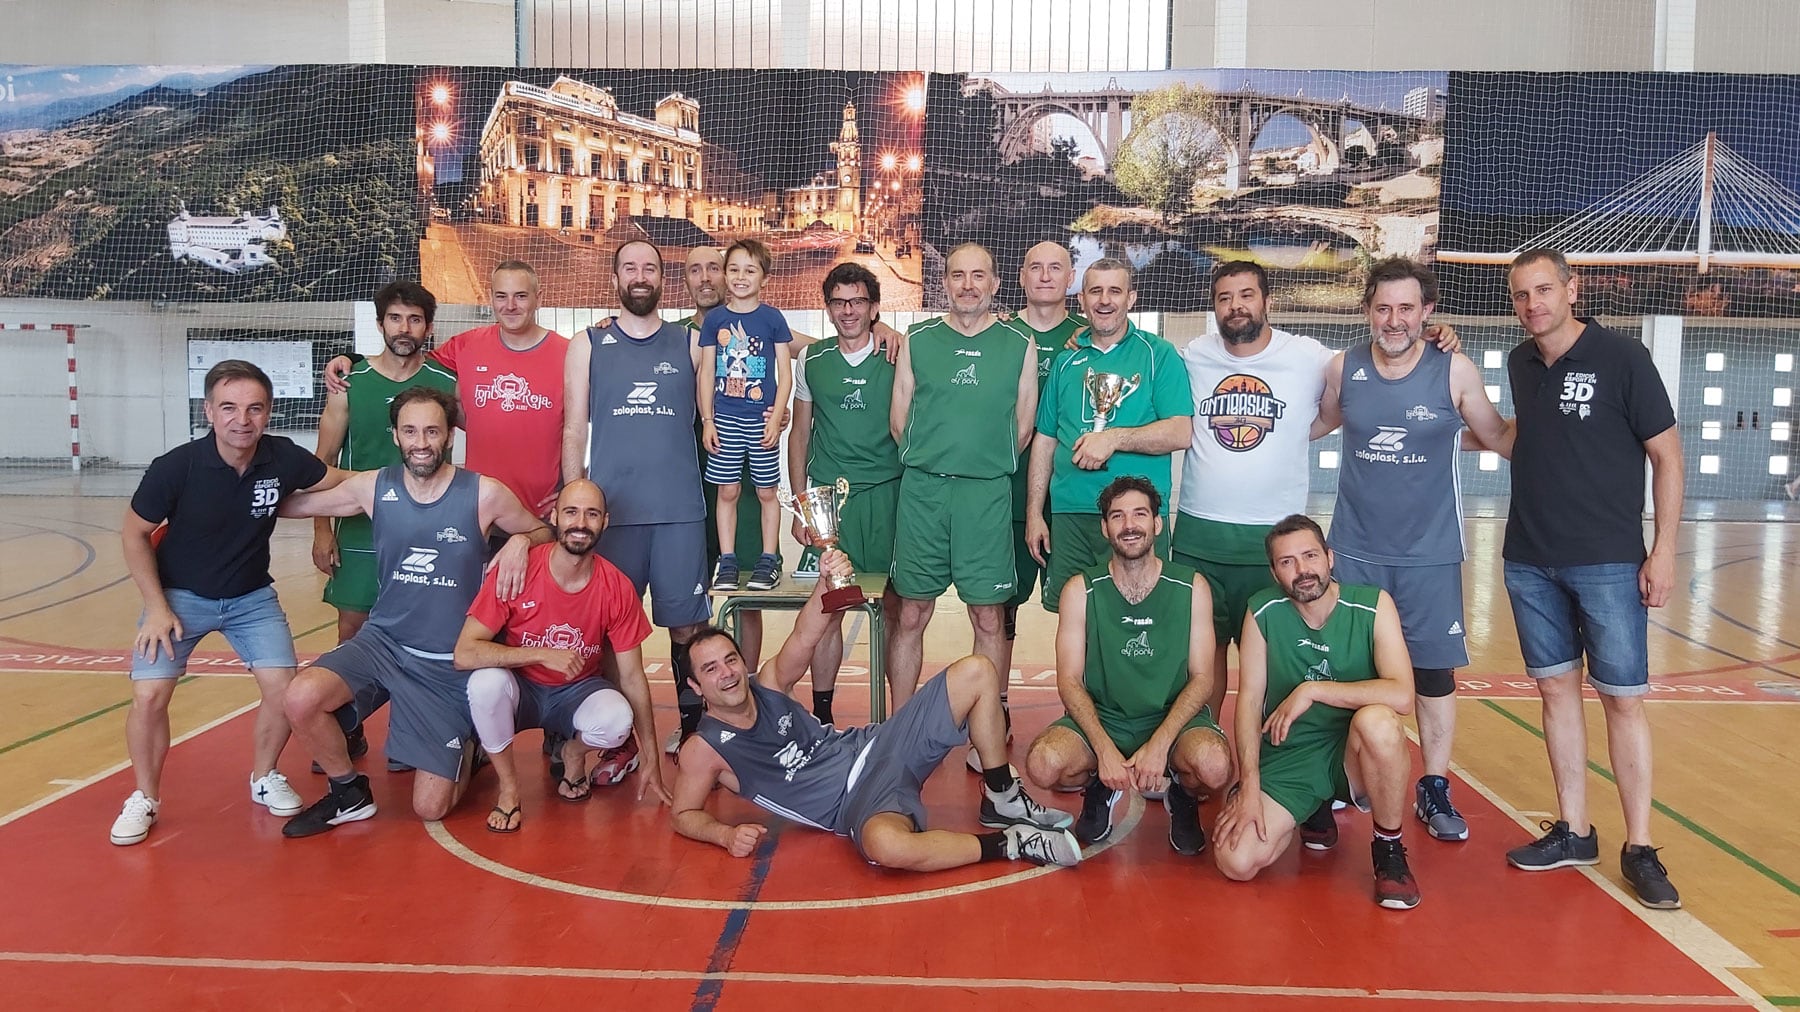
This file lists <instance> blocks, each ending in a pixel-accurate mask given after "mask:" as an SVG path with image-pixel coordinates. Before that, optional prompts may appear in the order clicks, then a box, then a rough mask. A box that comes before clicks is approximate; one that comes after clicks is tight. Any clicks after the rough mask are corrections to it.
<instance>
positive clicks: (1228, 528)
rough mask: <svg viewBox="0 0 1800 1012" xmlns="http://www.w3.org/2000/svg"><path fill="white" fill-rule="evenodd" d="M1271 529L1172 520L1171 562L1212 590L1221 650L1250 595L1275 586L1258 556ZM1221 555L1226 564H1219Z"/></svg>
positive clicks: (1239, 625)
mask: <svg viewBox="0 0 1800 1012" xmlns="http://www.w3.org/2000/svg"><path fill="white" fill-rule="evenodd" d="M1270 526H1272V525H1259V524H1221V523H1216V522H1214V521H1209V520H1202V519H1200V518H1199V517H1193V516H1188V515H1185V514H1183V515H1182V516H1181V517H1180V518H1178V519H1177V520H1176V523H1175V537H1174V542H1173V550H1174V557H1175V561H1176V562H1179V563H1181V564H1182V565H1184V566H1192V567H1194V570H1195V571H1196V572H1198V573H1199V574H1200V575H1201V576H1204V577H1206V583H1207V586H1208V587H1209V588H1210V589H1211V590H1212V599H1213V635H1214V637H1215V642H1216V643H1218V644H1219V645H1220V646H1224V645H1225V644H1227V643H1232V642H1235V641H1237V640H1240V639H1242V638H1243V632H1244V612H1245V611H1247V610H1248V608H1249V604H1250V597H1251V595H1253V594H1255V593H1256V592H1257V591H1259V590H1263V589H1265V588H1268V587H1273V586H1275V574H1274V573H1272V572H1270V571H1269V563H1268V557H1267V556H1266V555H1262V554H1260V553H1261V552H1262V539H1263V536H1264V535H1266V534H1267V533H1268V531H1269V527H1270ZM1221 535H1223V536H1222V537H1221ZM1253 544H1254V546H1255V551H1256V552H1257V553H1258V554H1257V556H1256V557H1255V558H1254V559H1252V558H1251V555H1250V550H1251V546H1252V545H1253ZM1221 556H1222V557H1223V558H1225V559H1229V560H1231V561H1220V558H1221ZM1307 814H1308V815H1310V814H1312V813H1311V812H1308V813H1307Z"/></svg>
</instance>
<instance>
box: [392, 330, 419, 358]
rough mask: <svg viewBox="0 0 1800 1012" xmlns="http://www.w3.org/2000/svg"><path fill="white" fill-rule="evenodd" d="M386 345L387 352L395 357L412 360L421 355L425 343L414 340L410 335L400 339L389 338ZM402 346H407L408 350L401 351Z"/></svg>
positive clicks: (402, 336)
mask: <svg viewBox="0 0 1800 1012" xmlns="http://www.w3.org/2000/svg"><path fill="white" fill-rule="evenodd" d="M384 343H385V344H386V345H387V350H388V351H390V352H393V353H394V354H395V355H398V356H399V357H401V358H411V357H413V356H414V355H417V354H418V353H419V349H420V348H421V347H423V346H424V343H425V342H423V341H417V340H414V339H413V337H412V335H410V334H402V335H400V336H399V337H390V338H387V339H385V341H384ZM400 345H406V346H407V350H406V351H401V350H400V347H399V346H400Z"/></svg>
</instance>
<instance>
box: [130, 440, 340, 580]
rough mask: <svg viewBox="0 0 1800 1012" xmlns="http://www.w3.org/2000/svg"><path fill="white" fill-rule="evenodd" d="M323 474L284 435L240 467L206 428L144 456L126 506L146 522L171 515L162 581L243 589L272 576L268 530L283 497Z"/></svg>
mask: <svg viewBox="0 0 1800 1012" xmlns="http://www.w3.org/2000/svg"><path fill="white" fill-rule="evenodd" d="M324 477H325V462H324V461H322V460H320V459H319V458H317V457H315V456H313V455H312V454H310V453H308V452H306V451H305V450H302V449H301V448H300V447H298V446H296V445H294V441H293V440H291V439H288V438H286V437H285V436H267V435H265V436H263V437H262V439H261V440H260V441H258V443H257V444H256V453H255V454H254V455H253V456H252V457H251V459H250V466H249V467H248V468H247V469H246V470H245V471H244V473H243V474H241V475H240V474H238V473H237V469H236V468H234V467H232V466H231V465H230V464H227V463H225V460H224V458H222V457H220V456H219V445H218V443H217V441H216V440H215V437H214V435H213V433H211V432H208V433H207V434H206V435H204V436H201V437H200V438H198V439H195V440H193V441H192V442H188V443H184V444H182V445H180V446H177V447H176V448H175V449H173V450H170V451H169V452H168V453H165V454H163V455H162V456H160V457H158V458H156V459H155V460H153V461H151V462H150V468H149V470H147V471H145V472H144V480H143V481H141V482H139V483H138V487H137V491H136V492H135V493H133V494H132V496H131V511H132V512H133V513H136V514H137V515H138V516H140V517H143V518H144V520H145V521H147V522H149V523H153V524H159V523H162V522H163V521H164V520H167V521H168V522H169V531H168V533H167V534H166V535H164V537H163V542H162V544H161V545H160V546H159V547H158V548H157V550H156V572H157V575H158V576H159V577H160V578H161V579H162V585H163V588H164V589H174V590H185V591H188V592H189V593H193V594H198V595H200V596H201V597H208V598H213V599H215V600H219V599H224V598H229V597H242V596H243V595H245V594H248V593H250V592H251V591H253V590H258V589H260V588H262V587H266V586H268V585H269V584H270V583H271V582H273V581H272V580H271V578H270V576H269V535H270V534H273V533H274V531H275V510H276V508H277V507H278V506H279V505H280V503H281V500H283V499H285V498H287V497H288V496H289V495H290V494H292V493H294V492H297V491H299V490H301V489H305V488H311V487H312V486H314V485H317V484H318V483H319V482H320V481H322V480H323V479H324Z"/></svg>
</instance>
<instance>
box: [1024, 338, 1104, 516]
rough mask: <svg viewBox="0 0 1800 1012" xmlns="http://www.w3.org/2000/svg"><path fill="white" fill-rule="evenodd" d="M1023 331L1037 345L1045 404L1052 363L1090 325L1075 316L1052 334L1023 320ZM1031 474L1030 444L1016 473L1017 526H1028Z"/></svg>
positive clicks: (1040, 394)
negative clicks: (1072, 339) (1058, 353)
mask: <svg viewBox="0 0 1800 1012" xmlns="http://www.w3.org/2000/svg"><path fill="white" fill-rule="evenodd" d="M1015 322H1016V323H1018V325H1019V329H1020V330H1022V331H1024V332H1025V333H1027V334H1030V335H1031V336H1032V337H1033V338H1035V339H1036V343H1037V364H1038V403H1039V404H1040V405H1041V404H1043V402H1044V389H1045V387H1046V386H1047V385H1048V383H1049V382H1050V363H1051V362H1053V361H1055V359H1056V354H1057V352H1060V351H1062V350H1063V349H1064V348H1066V347H1067V346H1068V344H1069V338H1071V337H1074V336H1075V332H1076V331H1078V330H1080V329H1081V328H1083V327H1085V326H1087V325H1088V322H1087V321H1086V320H1084V319H1082V318H1081V317H1080V316H1077V315H1076V314H1074V313H1070V314H1069V315H1067V316H1065V317H1063V321H1062V322H1061V323H1059V324H1057V325H1056V326H1054V327H1051V328H1050V329H1049V330H1039V329H1037V328H1036V327H1033V326H1032V325H1031V324H1029V323H1027V322H1025V318H1024V317H1023V316H1021V317H1019V318H1018V319H1017V320H1016V321H1015ZM1030 470H1031V444H1030V443H1029V442H1027V443H1026V444H1025V449H1024V450H1022V451H1020V454H1019V469H1018V470H1017V471H1014V472H1013V522H1014V523H1024V522H1025V499H1026V496H1027V495H1028V494H1029V492H1028V489H1027V486H1028V485H1029V484H1030V479H1029V478H1028V477H1027V472H1028V471H1030Z"/></svg>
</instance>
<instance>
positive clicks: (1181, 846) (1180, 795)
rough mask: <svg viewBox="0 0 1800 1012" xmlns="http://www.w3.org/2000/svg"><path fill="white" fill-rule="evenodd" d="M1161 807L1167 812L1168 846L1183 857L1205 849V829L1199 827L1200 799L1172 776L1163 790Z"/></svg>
mask: <svg viewBox="0 0 1800 1012" xmlns="http://www.w3.org/2000/svg"><path fill="white" fill-rule="evenodd" d="M1163 808H1165V809H1167V810H1168V812H1169V846H1171V847H1173V848H1175V853H1177V854H1180V855H1182V856H1183V857H1193V856H1194V855H1195V854H1198V853H1200V852H1201V851H1203V850H1205V849H1206V830H1205V829H1202V828H1201V827H1200V799H1199V798H1197V797H1195V796H1194V795H1192V794H1189V793H1188V792H1187V789H1186V788H1184V787H1182V786H1181V784H1180V782H1178V781H1177V780H1176V779H1175V778H1174V777H1170V778H1169V789H1168V790H1167V791H1165V792H1163Z"/></svg>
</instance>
